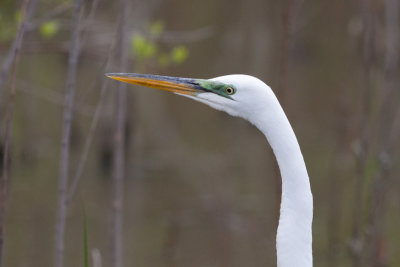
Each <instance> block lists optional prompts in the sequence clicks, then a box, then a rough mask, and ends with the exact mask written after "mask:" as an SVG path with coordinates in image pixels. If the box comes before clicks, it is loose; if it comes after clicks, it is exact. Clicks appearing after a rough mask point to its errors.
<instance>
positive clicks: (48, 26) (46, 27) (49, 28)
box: [39, 20, 60, 38]
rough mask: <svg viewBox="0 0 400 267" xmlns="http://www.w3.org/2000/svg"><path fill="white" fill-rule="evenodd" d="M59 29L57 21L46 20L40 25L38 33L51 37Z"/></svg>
mask: <svg viewBox="0 0 400 267" xmlns="http://www.w3.org/2000/svg"><path fill="white" fill-rule="evenodd" d="M59 29H60V24H59V23H58V22H57V21H54V20H52V21H46V22H44V23H43V24H42V25H41V26H40V29H39V31H40V35H41V36H42V37H44V38H51V37H53V36H54V35H55V34H56V33H57V32H58V30H59Z"/></svg>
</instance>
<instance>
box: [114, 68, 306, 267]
mask: <svg viewBox="0 0 400 267" xmlns="http://www.w3.org/2000/svg"><path fill="white" fill-rule="evenodd" d="M106 75H107V76H108V77H110V78H113V79H116V80H119V81H122V82H126V83H132V84H138V85H142V86H147V87H153V88H157V89H162V90H166V91H170V92H173V93H176V94H179V95H183V96H186V97H189V98H191V99H194V100H196V101H199V102H202V103H204V104H207V105H209V106H210V107H212V108H215V109H217V110H222V111H225V112H227V113H228V114H230V115H232V116H238V117H241V118H243V119H245V120H248V121H249V122H250V123H252V124H254V125H255V126H256V127H257V128H258V129H259V130H260V131H261V132H262V133H263V134H264V135H265V137H266V138H267V140H268V142H269V144H270V145H271V147H272V150H273V152H274V154H275V157H276V159H277V161H278V165H279V169H280V173H281V177H282V198H281V209H280V218H279V226H278V230H277V236H276V250H277V265H278V267H310V266H312V265H313V258H312V218H313V197H312V193H311V188H310V181H309V178H308V173H307V169H306V165H305V163H304V159H303V155H302V154H301V151H300V146H299V143H298V142H297V139H296V136H295V134H294V132H293V129H292V127H291V126H290V123H289V120H288V119H287V117H286V115H285V113H284V111H283V109H282V107H281V105H280V104H279V101H278V99H277V98H276V96H275V94H274V93H273V91H272V90H271V88H270V87H269V86H268V85H266V84H265V83H264V82H262V81H261V80H259V79H257V78H255V77H252V76H248V75H242V74H239V75H227V76H221V77H217V78H213V79H209V80H203V79H190V78H177V77H168V76H159V75H147V74H135V73H109V74H106Z"/></svg>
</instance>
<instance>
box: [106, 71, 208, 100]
mask: <svg viewBox="0 0 400 267" xmlns="http://www.w3.org/2000/svg"><path fill="white" fill-rule="evenodd" d="M106 76H107V77H109V78H112V79H114V80H118V81H121V82H125V83H131V84H137V85H141V86H146V87H151V88H155V89H160V90H164V91H168V92H173V93H179V94H185V95H197V94H198V93H201V92H204V88H203V87H202V86H200V83H201V80H199V79H190V78H179V77H170V76H160V75H151V74H138V73H107V74H106Z"/></svg>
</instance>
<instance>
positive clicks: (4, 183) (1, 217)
mask: <svg viewBox="0 0 400 267" xmlns="http://www.w3.org/2000/svg"><path fill="white" fill-rule="evenodd" d="M32 5H35V2H30V0H24V2H23V3H22V7H21V22H20V23H19V26H18V31H17V36H16V38H15V41H14V44H15V46H13V48H12V49H11V50H10V53H9V56H8V58H7V60H8V59H9V58H10V59H11V62H10V63H9V64H10V65H9V66H8V67H11V65H13V69H12V74H11V77H12V80H11V85H10V94H9V100H8V107H7V116H6V122H5V137H4V153H3V155H4V156H3V170H2V176H1V181H0V186H1V187H0V267H1V266H2V265H3V261H4V259H3V249H4V228H5V216H6V201H7V188H8V180H9V174H10V171H9V168H10V166H9V157H10V139H11V122H12V119H13V111H14V103H15V102H14V98H15V91H16V89H15V83H16V76H17V67H18V62H19V56H20V50H21V46H22V40H23V38H24V33H25V26H26V21H27V19H28V16H29V14H27V13H29V11H33V9H32ZM12 62H14V64H12ZM7 72H8V70H7ZM0 87H1V83H0Z"/></svg>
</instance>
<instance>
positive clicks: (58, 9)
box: [26, 3, 71, 31]
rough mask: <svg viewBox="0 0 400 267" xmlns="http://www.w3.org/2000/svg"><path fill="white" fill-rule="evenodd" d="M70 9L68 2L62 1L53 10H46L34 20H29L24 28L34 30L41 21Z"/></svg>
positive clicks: (43, 21)
mask: <svg viewBox="0 0 400 267" xmlns="http://www.w3.org/2000/svg"><path fill="white" fill-rule="evenodd" d="M70 9H71V4H70V3H62V4H60V5H58V6H56V7H55V8H54V9H53V10H50V11H48V12H46V14H45V15H44V16H43V17H41V18H39V19H36V20H32V22H29V24H28V25H27V28H26V30H27V31H34V30H36V29H37V28H39V27H40V26H41V25H42V24H43V23H45V22H46V21H49V20H51V19H53V18H55V17H57V16H59V15H61V14H62V13H64V12H66V11H68V10H70Z"/></svg>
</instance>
